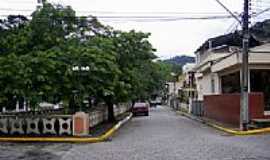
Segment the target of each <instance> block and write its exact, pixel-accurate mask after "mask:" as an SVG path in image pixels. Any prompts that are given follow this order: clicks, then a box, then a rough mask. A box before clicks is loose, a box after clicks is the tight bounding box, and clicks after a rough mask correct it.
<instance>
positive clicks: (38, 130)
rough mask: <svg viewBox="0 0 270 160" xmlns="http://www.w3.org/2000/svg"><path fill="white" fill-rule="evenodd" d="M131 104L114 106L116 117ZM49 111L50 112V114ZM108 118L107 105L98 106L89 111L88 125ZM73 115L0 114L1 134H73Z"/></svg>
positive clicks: (128, 108) (93, 124)
mask: <svg viewBox="0 0 270 160" xmlns="http://www.w3.org/2000/svg"><path fill="white" fill-rule="evenodd" d="M130 109H131V104H128V103H122V104H119V105H115V106H114V115H115V116H116V117H118V116H120V115H121V114H123V113H125V112H127V111H129V110H130ZM50 113H51V114H50ZM107 118H108V110H107V106H105V105H103V106H98V107H97V110H95V111H92V112H90V113H89V120H90V123H89V127H94V126H96V125H98V124H100V123H102V122H104V121H106V120H107ZM72 126H73V115H57V114H53V112H49V113H46V114H43V115H40V114H39V115H34V114H32V113H31V112H29V114H27V113H24V114H19V115H0V136H1V135H37V136H40V135H59V136H65V135H73V128H72Z"/></svg>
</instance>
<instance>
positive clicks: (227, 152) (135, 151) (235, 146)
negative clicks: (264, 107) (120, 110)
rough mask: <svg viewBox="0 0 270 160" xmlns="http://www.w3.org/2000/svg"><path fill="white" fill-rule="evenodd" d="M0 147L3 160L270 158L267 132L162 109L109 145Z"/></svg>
mask: <svg viewBox="0 0 270 160" xmlns="http://www.w3.org/2000/svg"><path fill="white" fill-rule="evenodd" d="M0 144H1V145H0V159H4V160H13V159H27V160H35V159H36V160H47V159H48V160H60V159H62V160H73V159H74V160H75V159H78V160H79V159H81V160H85V159H89V160H182V159H183V160H270V134H268V135H257V136H247V137H239V136H230V135H227V134H224V133H222V132H219V131H216V130H214V129H212V128H209V127H206V126H205V125H202V124H200V123H197V122H195V121H192V120H189V119H187V118H185V117H181V116H179V115H176V114H175V113H174V112H172V111H170V109H168V108H166V107H158V108H156V109H152V110H151V112H150V116H149V117H135V118H133V119H132V120H131V121H130V122H129V123H128V124H127V125H125V126H124V127H123V128H121V129H120V130H119V132H118V133H116V135H115V136H114V137H113V141H111V142H104V143H96V144H60V143H58V144H52V143H49V144H39V143H35V144H25V143H19V144H18V143H0Z"/></svg>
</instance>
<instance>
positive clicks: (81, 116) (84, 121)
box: [73, 112, 89, 136]
mask: <svg viewBox="0 0 270 160" xmlns="http://www.w3.org/2000/svg"><path fill="white" fill-rule="evenodd" d="M73 135H74V136H87V135H89V114H87V113H85V112H77V113H75V114H74V115H73Z"/></svg>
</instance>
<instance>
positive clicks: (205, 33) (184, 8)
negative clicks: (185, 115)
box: [0, 0, 270, 59]
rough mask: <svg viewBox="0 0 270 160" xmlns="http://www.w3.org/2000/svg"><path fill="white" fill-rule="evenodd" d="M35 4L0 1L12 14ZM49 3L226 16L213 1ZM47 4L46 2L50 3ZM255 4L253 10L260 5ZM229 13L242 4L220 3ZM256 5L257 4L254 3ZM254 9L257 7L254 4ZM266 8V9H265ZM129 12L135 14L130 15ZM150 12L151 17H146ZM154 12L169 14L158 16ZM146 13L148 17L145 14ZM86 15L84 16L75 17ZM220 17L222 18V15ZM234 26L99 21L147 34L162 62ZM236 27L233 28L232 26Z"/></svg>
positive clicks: (224, 23) (223, 23) (227, 23)
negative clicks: (229, 10) (148, 33)
mask: <svg viewBox="0 0 270 160" xmlns="http://www.w3.org/2000/svg"><path fill="white" fill-rule="evenodd" d="M36 1H37V0H0V6H1V8H11V9H14V10H18V9H20V10H22V9H31V10H34V9H35V7H36V5H37V3H36ZM52 1H53V2H56V3H60V4H64V5H71V6H72V7H73V9H74V10H76V11H89V13H94V15H97V16H98V15H106V16H113V15H119V16H123V15H124V16H130V15H131V16H134V15H136V16H137V15H138V16H146V15H149V16H164V15H168V16H178V17H179V16H180V17H181V16H182V17H190V16H194V13H197V16H198V15H199V16H200V15H202V14H203V13H204V14H205V12H206V13H211V14H207V15H211V16H213V15H221V14H222V13H224V14H227V13H226V11H225V10H224V9H223V8H222V7H221V6H220V5H219V4H218V3H217V2H216V1H215V0H52ZM52 1H50V2H52ZM254 1H258V4H259V5H258V6H257V9H258V8H259V7H260V5H261V4H263V3H261V4H260V2H259V1H268V0H254ZM221 2H223V3H224V4H225V5H226V6H227V7H228V8H230V9H231V10H232V11H233V12H238V13H240V12H241V11H242V8H243V0H221ZM256 3H257V2H256ZM256 5H257V4H256ZM269 6H270V5H269ZM1 8H0V14H2V15H3V14H9V13H15V14H16V13H20V14H29V13H30V12H27V11H6V10H1ZM93 11H102V12H128V13H119V14H112V13H107V14H101V13H100V12H93ZM130 12H136V13H133V14H131V13H130ZM149 12H154V13H155V14H150V13H149ZM156 12H170V13H167V14H165V13H160V14H157V13H156ZM171 12H182V13H186V12H188V13H192V15H189V14H187V13H186V14H183V15H179V14H178V15H173V14H172V13H171ZM148 13H149V14H148ZM78 14H80V15H82V14H86V15H87V14H88V13H85V12H80V13H78ZM224 14H223V15H224ZM234 22H235V20H234V19H222V20H181V21H166V22H157V21H155V22H130V21H118V22H116V21H112V22H110V21H108V20H106V21H103V23H105V24H107V25H110V26H112V27H114V28H115V29H121V30H126V31H128V30H131V29H135V30H138V31H143V32H150V33H151V37H150V42H151V43H152V44H153V46H154V48H156V49H157V53H156V54H157V55H158V56H159V57H161V58H162V59H164V58H170V57H173V56H176V55H182V54H186V55H193V54H194V51H195V50H196V49H197V48H198V47H199V46H200V45H201V44H202V43H203V42H204V41H205V40H207V39H208V38H211V37H214V36H218V35H222V34H225V33H227V32H228V29H229V28H230V26H232V24H233V23H234ZM235 25H236V24H235ZM233 26H234V25H233Z"/></svg>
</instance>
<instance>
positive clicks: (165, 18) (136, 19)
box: [0, 15, 232, 22]
mask: <svg viewBox="0 0 270 160" xmlns="http://www.w3.org/2000/svg"><path fill="white" fill-rule="evenodd" d="M8 16H9V15H0V17H8ZM26 17H28V18H29V19H31V16H30V15H27V16H26ZM96 17H97V18H98V19H100V20H103V21H108V20H109V21H134V22H168V21H180V20H218V19H230V18H232V16H197V17H183V16H96ZM51 18H52V19H55V18H53V17H51ZM63 18H74V17H63ZM75 18H80V17H75ZM86 18H88V19H92V18H93V17H90V16H88V17H86ZM56 19H59V18H56ZM39 20H40V21H42V20H48V18H39ZM60 20H61V19H60Z"/></svg>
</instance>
